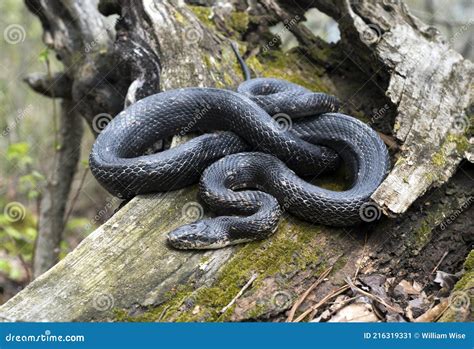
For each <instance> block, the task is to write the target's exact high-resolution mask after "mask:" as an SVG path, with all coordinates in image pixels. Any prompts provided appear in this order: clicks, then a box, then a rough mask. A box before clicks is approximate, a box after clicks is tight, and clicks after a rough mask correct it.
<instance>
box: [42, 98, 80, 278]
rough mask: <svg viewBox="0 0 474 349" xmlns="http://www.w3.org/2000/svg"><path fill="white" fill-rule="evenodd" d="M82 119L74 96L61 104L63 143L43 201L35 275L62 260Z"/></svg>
mask: <svg viewBox="0 0 474 349" xmlns="http://www.w3.org/2000/svg"><path fill="white" fill-rule="evenodd" d="M82 129H83V127H82V119H81V117H80V115H78V114H77V113H76V112H75V111H74V106H73V104H72V103H71V101H70V100H68V99H65V100H63V102H62V104H61V115H60V125H59V130H58V133H59V138H58V141H59V144H58V145H56V147H57V149H55V153H56V154H55V159H54V162H53V169H52V173H51V178H50V179H49V180H48V183H47V187H46V189H45V190H44V191H43V194H42V197H41V203H40V215H39V228H38V237H37V239H36V244H35V253H34V260H33V276H34V277H35V278H37V277H38V276H40V275H41V274H43V273H44V272H45V271H46V270H48V269H49V268H51V267H52V266H53V265H55V264H56V263H57V262H58V256H59V246H60V242H61V237H62V233H63V231H64V226H65V223H66V222H65V221H64V211H65V209H66V203H67V200H68V196H69V192H70V190H71V184H72V181H73V178H74V174H75V172H76V168H77V163H78V161H79V157H80V153H81V139H82V133H83V131H82Z"/></svg>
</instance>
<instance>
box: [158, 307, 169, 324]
mask: <svg viewBox="0 0 474 349" xmlns="http://www.w3.org/2000/svg"><path fill="white" fill-rule="evenodd" d="M170 307H171V305H167V306H166V307H164V309H163V310H162V311H161V314H160V316H158V319H157V320H156V322H160V321H161V320H162V319H163V318H164V316H165V314H166V312H167V311H168V309H169V308H170Z"/></svg>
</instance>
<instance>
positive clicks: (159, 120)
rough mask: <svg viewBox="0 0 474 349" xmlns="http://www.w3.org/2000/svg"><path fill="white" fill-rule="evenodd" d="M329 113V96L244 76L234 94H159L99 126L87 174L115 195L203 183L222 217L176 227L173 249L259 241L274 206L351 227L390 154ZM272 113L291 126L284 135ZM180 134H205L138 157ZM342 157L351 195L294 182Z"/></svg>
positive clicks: (275, 216) (273, 224)
mask: <svg viewBox="0 0 474 349" xmlns="http://www.w3.org/2000/svg"><path fill="white" fill-rule="evenodd" d="M238 58H239V61H240V62H241V64H242V65H243V67H244V68H246V67H245V64H244V63H243V62H242V60H241V57H240V56H239V55H238ZM244 71H245V70H244ZM247 72H248V70H247ZM247 74H248V73H247ZM247 74H246V75H247ZM337 109H338V101H337V99H336V98H335V97H333V96H329V95H326V94H323V93H314V92H311V91H309V90H307V89H306V88H303V87H301V86H299V85H296V84H293V83H290V82H288V81H285V80H279V79H267V78H258V79H250V80H247V81H245V82H244V83H242V84H241V85H240V86H239V88H238V90H237V93H236V92H232V91H229V90H224V89H216V88H194V87H191V88H182V89H177V90H172V91H167V92H161V93H157V94H155V95H152V96H149V97H147V98H144V99H142V100H140V101H138V102H136V103H135V104H133V105H131V106H129V107H128V108H126V109H125V110H124V111H122V112H121V113H120V114H118V115H117V116H116V117H115V118H114V119H113V120H112V121H111V122H110V123H109V124H108V125H107V127H106V128H105V129H104V130H103V131H102V132H101V133H100V134H99V136H98V137H97V140H96V142H95V143H94V146H93V148H92V151H91V154H90V168H91V171H92V173H93V174H94V176H95V178H96V179H97V180H98V181H99V182H100V183H101V184H102V185H103V186H104V187H105V188H106V189H107V190H108V191H109V192H110V193H112V194H114V195H116V196H119V197H122V198H131V197H133V196H135V195H138V194H145V193H151V192H165V191H170V190H176V189H179V188H183V187H185V186H188V185H190V184H193V183H196V182H198V181H199V178H201V181H200V193H201V197H202V199H203V200H204V201H205V202H206V203H207V204H208V205H209V206H210V207H211V208H212V209H213V210H214V211H215V212H218V213H220V214H224V215H227V216H221V217H217V218H209V219H203V220H200V221H198V222H195V223H192V224H187V225H184V226H182V227H180V228H178V229H175V230H174V231H172V232H171V233H169V235H168V240H169V242H170V243H171V245H172V246H174V247H176V248H182V249H189V248H191V249H199V248H220V247H223V246H226V245H230V244H235V243H239V242H244V241H250V240H256V239H262V238H264V237H267V236H268V235H270V234H271V233H272V232H274V231H275V230H276V228H277V225H278V221H279V218H280V216H281V213H282V210H287V211H289V212H291V213H292V214H294V215H296V216H298V217H300V218H302V219H304V220H308V221H311V222H319V223H323V224H329V225H338V226H342V225H350V224H354V223H357V222H359V221H360V220H361V217H360V215H359V210H360V208H361V206H362V205H364V204H365V203H367V202H368V201H369V198H370V195H371V194H372V193H373V192H374V191H375V189H376V188H377V187H378V186H379V184H380V183H381V182H382V180H383V179H384V177H385V175H386V173H387V171H388V168H389V158H388V153H387V149H386V147H385V145H384V143H383V142H382V140H381V139H380V137H379V136H378V135H377V133H376V132H375V131H373V130H372V129H371V128H370V127H368V126H367V125H365V124H364V123H362V122H360V121H358V120H357V119H354V118H352V117H350V116H347V115H343V114H339V113H335V111H336V110H337ZM275 115H277V116H284V117H287V119H286V120H287V121H288V122H289V123H290V124H291V123H292V127H290V129H288V130H286V129H282V128H281V126H280V125H279V124H278V122H276V121H275V119H274V118H272V116H275ZM288 116H289V117H291V120H290V119H289V117H288ZM292 120H294V122H293V121H292ZM188 132H201V133H203V134H202V135H200V136H198V137H196V138H193V139H192V140H190V141H188V142H186V143H184V144H182V145H179V146H177V147H174V148H171V149H167V150H163V151H161V152H158V153H155V154H148V155H147V154H145V151H146V149H148V148H149V147H151V146H152V145H153V144H154V143H156V142H157V141H158V140H162V139H165V138H167V137H170V136H173V135H183V134H186V133H188ZM340 158H342V160H343V161H344V163H345V165H346V168H347V169H348V172H349V173H350V175H351V177H352V178H351V179H352V185H351V188H350V189H348V190H345V191H342V192H335V191H330V190H326V189H323V188H320V187H317V186H315V185H312V184H310V183H309V182H307V181H305V180H303V179H301V178H302V177H303V178H307V177H308V176H312V177H314V176H316V175H318V174H320V173H322V172H325V171H332V170H334V169H335V168H336V167H337V165H338V164H339V160H340ZM201 175H202V177H201Z"/></svg>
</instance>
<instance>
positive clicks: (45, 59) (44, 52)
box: [38, 47, 49, 63]
mask: <svg viewBox="0 0 474 349" xmlns="http://www.w3.org/2000/svg"><path fill="white" fill-rule="evenodd" d="M38 60H39V61H40V62H43V63H46V62H48V61H49V49H48V48H47V47H45V48H44V49H43V50H42V51H41V52H40V54H39V56H38Z"/></svg>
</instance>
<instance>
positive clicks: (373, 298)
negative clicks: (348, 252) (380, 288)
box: [346, 278, 403, 314]
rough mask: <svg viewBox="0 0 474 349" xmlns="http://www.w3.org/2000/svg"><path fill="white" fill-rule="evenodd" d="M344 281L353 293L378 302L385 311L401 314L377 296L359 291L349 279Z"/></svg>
mask: <svg viewBox="0 0 474 349" xmlns="http://www.w3.org/2000/svg"><path fill="white" fill-rule="evenodd" d="M346 281H347V283H348V285H349V286H350V287H351V289H352V290H353V291H354V292H357V293H360V294H362V295H364V296H366V297H367V298H370V299H372V300H374V301H376V302H379V303H380V304H382V305H384V306H385V307H386V308H387V309H390V310H391V311H393V312H395V313H398V314H402V313H403V312H402V311H401V310H399V309H396V308H394V307H393V306H392V305H390V304H388V303H387V302H386V301H385V300H383V299H382V298H381V297H379V296H375V295H373V294H371V293H369V292H367V291H364V290H363V289H361V288H360V287H357V286H356V285H354V283H353V282H352V281H351V280H350V279H349V278H346Z"/></svg>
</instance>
